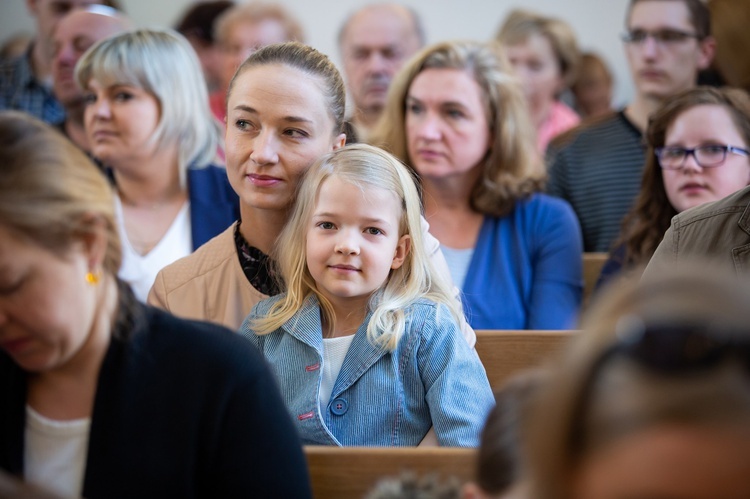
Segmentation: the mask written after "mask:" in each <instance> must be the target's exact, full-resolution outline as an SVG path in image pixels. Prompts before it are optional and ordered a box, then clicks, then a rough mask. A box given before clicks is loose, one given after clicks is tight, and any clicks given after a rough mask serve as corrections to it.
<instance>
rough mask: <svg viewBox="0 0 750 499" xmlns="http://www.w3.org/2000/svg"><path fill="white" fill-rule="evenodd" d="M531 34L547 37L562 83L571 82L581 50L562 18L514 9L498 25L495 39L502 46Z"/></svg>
mask: <svg viewBox="0 0 750 499" xmlns="http://www.w3.org/2000/svg"><path fill="white" fill-rule="evenodd" d="M535 34H539V35H542V36H543V37H545V38H546V39H547V40H549V43H550V45H551V46H552V51H553V52H554V53H555V58H556V59H557V64H558V66H559V68H560V77H561V78H562V80H563V83H564V85H565V87H569V86H570V85H572V84H573V82H574V81H575V79H576V75H577V71H578V66H579V64H580V60H581V52H580V50H579V49H578V41H577V40H576V34H575V32H574V31H573V28H571V27H570V25H569V24H568V23H566V22H565V21H563V20H562V19H558V18H556V17H548V16H543V15H541V14H538V13H536V12H532V11H530V10H524V9H514V10H512V11H511V12H510V14H508V17H506V18H505V21H504V22H503V24H502V25H501V26H500V29H499V30H498V32H497V36H496V39H497V41H498V42H500V43H501V44H503V45H506V46H509V45H518V44H519V43H523V42H525V41H526V40H527V39H528V38H529V37H530V36H531V35H535ZM561 90H562V89H561Z"/></svg>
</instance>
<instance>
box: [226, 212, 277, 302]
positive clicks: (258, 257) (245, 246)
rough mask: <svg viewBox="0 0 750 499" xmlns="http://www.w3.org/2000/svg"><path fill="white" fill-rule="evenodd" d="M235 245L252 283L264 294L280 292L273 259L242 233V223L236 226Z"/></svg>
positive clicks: (241, 264)
mask: <svg viewBox="0 0 750 499" xmlns="http://www.w3.org/2000/svg"><path fill="white" fill-rule="evenodd" d="M234 245H235V246H236V247H237V256H238V257H239V259H240V267H242V271H243V272H244V273H245V277H246V278H247V280H248V281H249V282H250V284H251V285H252V286H253V287H254V288H255V289H257V290H258V291H260V292H261V293H263V294H264V295H268V296H274V295H277V294H279V292H280V291H279V286H278V284H277V283H276V277H275V276H274V273H273V270H272V269H271V263H272V262H271V259H270V258H268V255H266V254H265V253H263V252H262V251H261V250H259V249H258V248H255V247H253V246H250V244H249V243H248V242H247V241H245V238H244V237H242V234H241V233H240V224H239V223H237V224H236V225H235V226H234Z"/></svg>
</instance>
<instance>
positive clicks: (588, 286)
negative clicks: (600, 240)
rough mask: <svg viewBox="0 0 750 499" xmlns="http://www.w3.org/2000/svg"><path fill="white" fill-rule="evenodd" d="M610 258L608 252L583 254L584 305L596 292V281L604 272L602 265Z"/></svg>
mask: <svg viewBox="0 0 750 499" xmlns="http://www.w3.org/2000/svg"><path fill="white" fill-rule="evenodd" d="M607 258H609V254H607V253H584V254H583V306H584V307H585V306H586V305H588V303H589V300H590V299H591V295H592V293H593V292H594V287H595V286H596V281H597V280H598V279H599V274H601V273H602V267H603V266H604V263H605V262H606V261H607Z"/></svg>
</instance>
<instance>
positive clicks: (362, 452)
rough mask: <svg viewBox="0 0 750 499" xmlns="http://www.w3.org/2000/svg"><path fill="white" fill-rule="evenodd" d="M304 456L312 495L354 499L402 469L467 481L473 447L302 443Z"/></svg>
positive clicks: (473, 457)
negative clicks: (355, 445) (342, 445)
mask: <svg viewBox="0 0 750 499" xmlns="http://www.w3.org/2000/svg"><path fill="white" fill-rule="evenodd" d="M305 456H306V457H307V466H308V469H309V471H310V480H311V482H312V489H313V497H314V498H316V499H335V498H346V499H358V498H361V497H363V496H364V495H365V494H366V493H367V492H369V491H370V490H372V489H373V487H374V486H375V485H376V484H377V483H378V481H380V480H381V479H383V478H396V477H398V476H399V475H401V473H402V472H404V471H411V472H413V473H415V474H417V475H418V476H423V475H426V474H430V473H437V474H438V475H439V477H441V478H443V479H445V478H447V477H450V476H454V477H456V478H458V480H459V481H460V482H461V483H463V482H466V481H469V480H471V479H472V478H473V476H474V475H473V474H474V467H475V460H476V449H463V448H455V447H326V446H305Z"/></svg>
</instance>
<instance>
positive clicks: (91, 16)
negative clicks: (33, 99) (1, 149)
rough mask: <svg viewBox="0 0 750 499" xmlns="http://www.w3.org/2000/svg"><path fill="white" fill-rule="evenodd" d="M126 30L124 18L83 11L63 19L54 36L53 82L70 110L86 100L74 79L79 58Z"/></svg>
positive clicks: (58, 95) (54, 87)
mask: <svg viewBox="0 0 750 499" xmlns="http://www.w3.org/2000/svg"><path fill="white" fill-rule="evenodd" d="M125 28H126V26H125V23H124V21H123V20H121V19H118V18H114V17H110V16H106V15H101V14H95V13H93V12H86V11H83V10H79V11H76V12H72V13H70V14H69V15H67V16H66V17H64V18H63V19H61V20H60V22H59V23H58V25H57V29H56V30H55V32H54V35H53V37H52V50H53V55H52V80H53V91H54V93H55V97H56V98H57V100H59V101H60V102H62V104H63V105H64V106H66V107H68V106H71V105H75V104H76V103H78V102H81V101H82V99H83V94H82V92H81V90H80V89H79V88H78V85H77V84H76V82H75V80H74V78H73V74H74V69H75V66H76V63H77V62H78V59H80V58H81V56H82V55H83V53H84V52H86V50H88V48H89V47H91V46H92V45H93V44H95V43H96V42H98V41H99V40H102V39H104V38H108V37H110V36H112V35H115V34H117V33H119V32H121V31H123V30H124V29H125Z"/></svg>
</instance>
